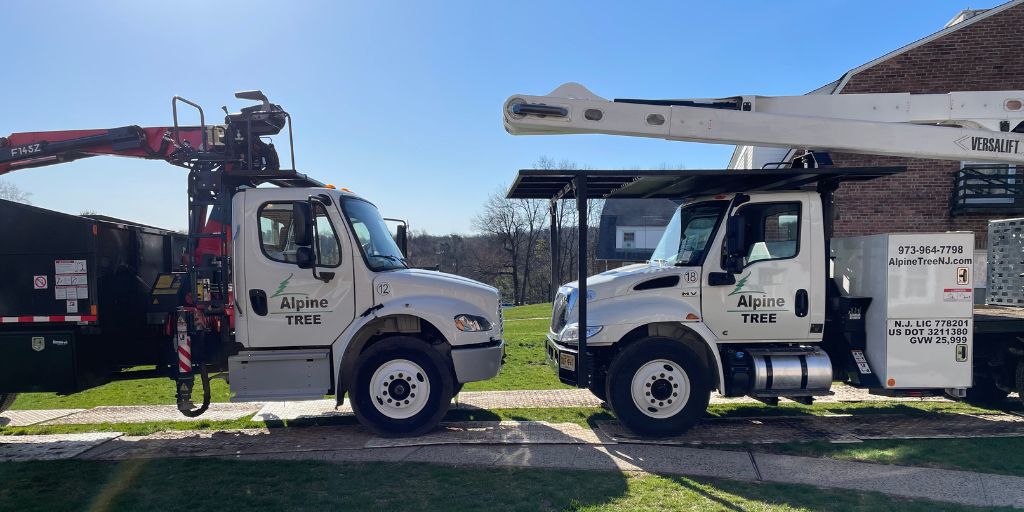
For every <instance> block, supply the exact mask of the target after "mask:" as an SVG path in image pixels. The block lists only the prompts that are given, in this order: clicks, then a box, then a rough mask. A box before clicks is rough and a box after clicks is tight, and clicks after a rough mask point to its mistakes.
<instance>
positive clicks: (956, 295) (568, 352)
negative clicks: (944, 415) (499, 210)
mask: <svg viewBox="0 0 1024 512" xmlns="http://www.w3.org/2000/svg"><path fill="white" fill-rule="evenodd" d="M1021 98H1024V92H1020V91H1009V92H983V93H951V94H949V95H909V94H887V95H849V96H847V95H841V96H828V97H817V96H801V97H793V98H764V97H755V96H744V97H736V98H726V99H719V100H654V101H648V100H616V101H608V100H605V99H603V98H600V97H598V96H596V95H594V94H593V93H591V92H590V91H588V90H586V89H585V88H583V87H582V86H580V85H578V84H566V85H564V86H562V87H560V88H558V89H556V90H555V91H554V92H553V93H551V94H550V95H547V96H527V95H515V96H512V97H511V98H509V100H508V101H507V102H506V103H505V107H504V120H505V126H506V129H507V130H508V131H509V132H510V133H512V134H517V135H518V134H563V133H602V134H614V135H626V136H641V137H660V138H666V139H670V140H686V141H700V142H717V143H740V144H744V143H753V144H756V145H769V146H784V147H802V148H808V149H812V150H832V149H834V150H842V151H847V152H861V153H880V154H894V155H907V156H918V157H929V158H944V159H955V160H971V161H975V160H983V161H999V162H1011V163H1017V164H1019V163H1024V147H1022V144H1021V143H1022V142H1024V134H1021V133H1018V132H1017V131H1010V127H1014V128H1015V129H1016V130H1018V131H1019V130H1020V127H1021V124H1020V123H1021V121H1022V118H1024V115H1022V112H1021V111H1022V107H1024V103H1022V100H1021ZM940 125H951V126H940ZM954 125H955V126H954ZM814 157H815V153H813V152H811V153H808V156H805V157H803V158H801V159H800V160H799V161H795V162H794V163H793V166H792V168H790V169H785V170H743V171H653V172H644V171H619V172H600V171H569V172H567V171H521V173H520V176H519V179H517V181H516V183H515V184H514V185H513V186H512V189H511V190H510V192H509V196H510V197H535V198H542V197H547V198H551V199H552V202H553V203H555V202H556V201H557V200H558V199H562V198H566V197H575V198H576V200H577V204H578V205H579V207H580V208H581V211H584V210H583V209H584V208H585V206H586V199H587V198H592V197H602V198H617V197H671V198H677V199H685V202H684V204H682V205H681V206H680V207H679V209H678V210H677V211H676V212H675V214H674V216H673V217H672V219H671V221H670V223H669V224H668V226H667V228H666V230H665V232H664V235H663V237H662V238H661V241H660V242H659V244H658V246H657V248H656V249H655V251H654V255H653V257H652V259H651V261H649V262H648V263H646V264H638V265H631V266H627V267H623V268H618V269H614V270H611V271H607V272H604V273H601V274H598V275H595V276H591V277H588V278H586V279H583V280H580V281H577V282H573V283H569V284H567V285H564V286H562V287H561V288H559V289H558V292H557V294H556V295H555V298H554V305H553V310H552V320H551V329H550V332H549V334H548V344H547V351H548V355H549V358H550V359H551V361H552V364H553V366H554V367H555V368H556V371H557V372H558V374H559V376H560V378H561V379H562V380H563V382H567V383H572V384H576V385H579V386H587V387H589V388H590V389H591V390H592V391H593V392H594V393H595V394H596V395H597V396H598V397H601V398H603V399H606V400H607V401H608V403H609V405H610V406H611V408H612V409H613V410H614V412H615V414H616V416H618V418H619V420H620V421H621V422H622V423H623V424H624V425H626V426H627V427H629V428H630V429H632V430H633V431H635V432H637V433H640V434H646V435H670V434H676V433H679V432H681V431H683V430H685V429H686V428H688V427H689V426H691V425H693V424H694V423H695V422H696V421H698V419H699V418H700V417H701V416H702V415H703V413H704V410H705V409H706V407H707V405H708V401H709V397H710V393H711V392H712V391H713V390H717V391H719V392H720V393H722V394H723V395H726V396H743V395H749V396H752V397H755V398H757V399H759V400H762V401H765V402H767V403H777V401H778V399H779V398H780V397H788V398H791V399H794V400H797V401H802V402H806V403H809V402H810V401H811V400H813V397H814V396H818V395H824V394H828V393H829V392H830V391H829V389H830V387H831V385H832V382H833V380H834V379H836V378H838V379H840V380H846V381H847V382H850V383H851V384H853V385H856V386H860V387H866V388H869V389H872V390H873V391H874V392H878V393H905V394H921V393H926V392H935V391H937V392H943V391H944V392H947V393H949V394H951V395H953V396H957V397H963V396H965V395H967V394H968V393H969V392H970V391H977V392H979V393H980V394H981V395H982V396H985V397H989V398H998V397H1000V396H1001V397H1005V396H1006V395H1007V394H1008V392H1009V391H1010V390H1012V389H1015V388H1016V389H1018V390H1019V389H1020V388H1021V387H1024V382H1022V381H1024V378H1022V377H1021V375H1024V357H1021V356H1024V342H1022V341H1021V340H1022V339H1024V338H1022V335H1024V315H1021V314H1019V310H1018V309H1017V308H999V309H1000V310H999V311H998V312H995V313H993V312H992V311H989V310H984V311H981V312H979V313H978V314H975V313H974V312H973V310H972V303H973V293H972V292H973V289H972V288H973V284H974V283H973V252H974V237H973V234H971V233H893V234H881V235H875V236H868V237H858V238H847V239H834V238H832V219H833V218H834V217H833V216H834V213H835V212H834V210H833V204H832V194H833V192H834V191H835V189H836V188H837V187H838V186H839V185H840V183H841V182H843V181H848V180H865V179H873V178H877V177H881V176H885V175H888V174H892V173H895V172H900V169H832V168H828V167H820V168H801V167H815V166H816V163H822V162H816V161H815V158H814ZM552 193H553V194H552ZM894 207H895V205H894ZM580 217H581V219H585V215H583V214H581V215H580ZM579 232H580V233H581V237H585V232H586V227H585V224H583V227H581V228H580V229H579ZM579 247H586V243H585V239H584V240H581V241H580V243H579ZM579 261H580V262H581V267H580V272H579V274H580V275H587V272H586V266H585V263H584V262H585V261H586V258H585V257H584V256H583V255H581V256H580V257H579ZM1008 320H1009V321H1008ZM978 342H982V345H983V346H979V344H978ZM993 352H998V354H993ZM978 353H984V354H985V355H984V357H983V358H982V357H977V354H978ZM980 359H983V360H984V362H985V363H986V364H984V365H979V364H978V362H979V360H980ZM996 359H999V364H998V365H996V364H995V363H994V362H995V361H996ZM979 368H980V370H979ZM979 377H980V379H979ZM979 380H980V381H981V382H982V385H981V386H980V387H978V384H979ZM972 385H973V386H975V388H973V389H969V388H972Z"/></svg>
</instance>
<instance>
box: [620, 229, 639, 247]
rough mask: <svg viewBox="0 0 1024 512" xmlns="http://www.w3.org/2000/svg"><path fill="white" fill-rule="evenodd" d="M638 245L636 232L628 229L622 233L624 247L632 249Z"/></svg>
mask: <svg viewBox="0 0 1024 512" xmlns="http://www.w3.org/2000/svg"><path fill="white" fill-rule="evenodd" d="M635 245H636V233H634V232H632V231H626V232H624V233H622V247H624V248H626V249H632V248H633V247H634V246H635Z"/></svg>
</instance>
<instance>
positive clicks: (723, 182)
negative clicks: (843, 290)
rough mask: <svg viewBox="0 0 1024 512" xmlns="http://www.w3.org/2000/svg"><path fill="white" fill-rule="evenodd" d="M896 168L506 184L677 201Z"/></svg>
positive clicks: (632, 175) (566, 174) (538, 192)
mask: <svg viewBox="0 0 1024 512" xmlns="http://www.w3.org/2000/svg"><path fill="white" fill-rule="evenodd" d="M903 170H904V169H903V168H900V167H856V168H852V167H847V168H818V169H780V170H728V169H721V170H720V169H703V170H678V171H660V170H659V171H632V170H612V171H609V170H601V171H594V170H580V171H577V170H571V171H565V170H549V169H522V170H520V171H519V175H518V176H516V180H515V182H513V183H512V186H511V187H510V188H509V191H508V195H507V197H508V198H510V199H552V200H558V199H575V198H576V197H577V196H576V191H577V189H579V190H584V189H583V188H579V187H577V186H576V183H577V181H576V180H578V179H582V180H584V181H586V187H585V190H586V197H587V199H626V198H642V199H683V198H687V197H693V196H698V195H714V194H728V193H732V192H765V191H771V190H799V189H802V188H807V187H818V185H820V184H838V183H839V182H843V181H864V180H871V179H875V178H880V177H883V176H889V175H892V174H896V173H898V172H902V171H903Z"/></svg>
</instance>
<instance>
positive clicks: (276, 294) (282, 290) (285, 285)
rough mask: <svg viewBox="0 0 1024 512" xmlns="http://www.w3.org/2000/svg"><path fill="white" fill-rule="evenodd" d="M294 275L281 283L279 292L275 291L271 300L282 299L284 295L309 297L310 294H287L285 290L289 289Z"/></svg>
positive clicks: (278, 288)
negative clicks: (289, 283) (289, 282)
mask: <svg viewBox="0 0 1024 512" xmlns="http://www.w3.org/2000/svg"><path fill="white" fill-rule="evenodd" d="M294 275H295V274H288V277H286V278H284V280H283V281H281V283H280V284H278V285H277V291H275V292H274V294H273V295H271V296H270V298H271V299H273V298H274V297H280V296H283V295H302V296H304V297H308V296H309V294H308V293H299V292H289V293H285V290H287V289H288V281H291V280H292V276H294Z"/></svg>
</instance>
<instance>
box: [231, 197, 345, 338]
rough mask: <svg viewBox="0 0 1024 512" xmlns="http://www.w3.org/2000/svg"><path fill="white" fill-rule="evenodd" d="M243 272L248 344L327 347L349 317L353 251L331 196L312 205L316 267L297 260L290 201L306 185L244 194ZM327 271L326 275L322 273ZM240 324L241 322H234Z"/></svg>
mask: <svg viewBox="0 0 1024 512" xmlns="http://www.w3.org/2000/svg"><path fill="white" fill-rule="evenodd" d="M245 194H246V200H245V219H244V221H243V226H242V228H243V229H244V230H245V236H244V242H243V243H244V246H245V254H244V255H243V259H244V263H243V269H244V273H245V275H244V276H242V277H243V279H241V280H238V281H239V282H242V283H244V290H241V293H236V296H238V297H239V302H242V301H244V304H245V306H246V308H245V311H244V314H245V322H244V323H245V324H246V325H245V328H246V330H247V339H248V346H249V347H255V348H267V347H288V346H302V347H310V346H323V345H329V344H331V343H332V342H334V340H335V339H336V338H337V337H338V335H339V334H341V332H342V331H343V330H344V329H345V328H346V327H347V326H348V325H349V324H350V323H351V322H352V320H353V318H354V317H355V290H354V289H353V275H352V274H353V270H352V264H353V263H352V261H353V258H352V248H351V246H350V244H349V243H348V240H349V239H350V238H349V237H348V236H347V235H346V234H345V233H346V231H345V229H346V227H345V223H344V222H343V221H342V217H341V213H340V211H339V210H338V203H337V200H336V199H335V200H333V201H331V203H330V204H329V205H321V204H317V205H316V206H315V207H314V210H313V211H314V217H315V220H316V222H315V233H314V236H313V243H314V250H315V253H316V258H317V262H316V271H317V275H319V276H320V279H318V278H317V277H314V274H313V271H312V269H302V268H299V266H298V265H297V264H296V250H297V247H296V245H295V239H294V232H293V230H294V226H295V218H294V211H293V206H294V205H295V204H296V203H297V202H300V201H302V202H305V201H306V200H307V196H308V195H309V191H308V190H298V189H255V190H250V191H246V192H245ZM329 274H333V277H331V278H330V279H329V280H328V279H327V276H328V275H329ZM239 327H241V325H239Z"/></svg>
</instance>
